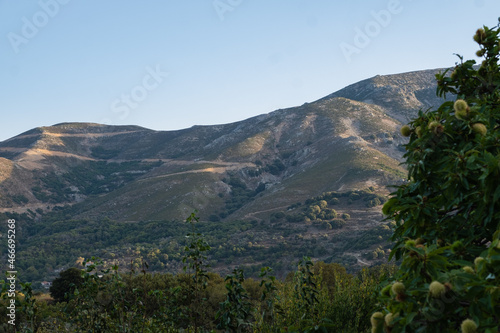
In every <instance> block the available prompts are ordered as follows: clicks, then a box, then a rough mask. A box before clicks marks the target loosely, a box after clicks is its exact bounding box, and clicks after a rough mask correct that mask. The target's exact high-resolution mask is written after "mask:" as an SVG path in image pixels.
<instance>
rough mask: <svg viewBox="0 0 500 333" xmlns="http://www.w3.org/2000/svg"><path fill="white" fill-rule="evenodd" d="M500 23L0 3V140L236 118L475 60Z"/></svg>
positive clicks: (370, 5)
mask: <svg viewBox="0 0 500 333" xmlns="http://www.w3.org/2000/svg"><path fill="white" fill-rule="evenodd" d="M498 16H500V2H499V1H498V0H439V1H435V0H434V1H432V0H399V1H398V0H383V1H379V0H373V1H368V0H363V1H361V0H350V1H332V0H191V1H186V0H147V1H145V0H142V1H139V0H40V1H28V0H23V1H21V0H0V110H1V111H0V112H1V113H0V115H1V120H0V141H1V140H5V139H7V138H9V137H12V136H14V135H17V134H19V133H21V132H24V131H26V130H29V129H31V128H34V127H37V126H47V125H53V124H56V123H59V122H72V121H78V122H97V123H107V124H116V125H118V124H134V125H140V126H144V127H148V128H151V129H156V130H172V129H181V128H186V127H191V126H193V125H203V124H218V123H228V122H233V121H238V120H243V119H246V118H249V117H251V116H254V115H258V114H262V113H268V112H271V111H273V110H276V109H279V108H286V107H291V106H297V105H301V104H303V103H305V102H312V101H314V100H316V99H319V98H321V97H323V96H325V95H328V94H330V93H332V92H334V91H336V90H339V89H341V88H343V87H345V86H347V85H349V84H351V83H354V82H357V81H360V80H362V79H365V78H369V77H372V76H374V75H377V74H382V75H383V74H393V73H401V72H407V71H414V70H420V69H430V68H438V67H445V66H452V65H453V64H454V63H455V62H456V61H457V58H456V56H454V55H453V53H459V54H462V55H464V56H465V58H466V59H470V58H475V59H478V58H476V57H475V55H474V53H475V51H476V50H477V45H476V44H475V43H474V42H473V41H472V35H473V34H474V32H475V30H476V29H477V28H479V27H481V26H482V25H483V24H484V25H488V26H494V25H496V24H497V19H498ZM360 31H361V33H360ZM478 60H479V59H478Z"/></svg>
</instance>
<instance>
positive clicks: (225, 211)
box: [0, 70, 441, 255]
mask: <svg viewBox="0 0 500 333" xmlns="http://www.w3.org/2000/svg"><path fill="white" fill-rule="evenodd" d="M437 72H438V70H427V71H419V72H412V73H404V74H397V75H387V76H376V77H373V78H370V79H367V80H364V81H361V82H358V83H356V84H353V85H351V86H348V87H346V88H344V89H342V90H340V91H337V92H335V93H333V94H331V95H329V96H326V97H324V98H322V99H320V100H318V101H315V102H312V103H305V104H304V105H302V106H299V107H294V108H289V109H282V110H277V111H274V112H271V113H269V114H264V115H260V116H257V117H253V118H250V119H247V120H244V121H240V122H236V123H231V124H225V125H215V126H193V127H191V128H188V129H184V130H178V131H153V130H150V129H146V128H142V127H138V126H107V125H100V124H90V123H63V124H57V125H54V126H50V127H39V128H36V129H33V130H31V131H28V132H25V133H22V134H20V135H18V136H16V137H13V138H11V139H9V140H6V141H3V142H0V207H1V208H0V209H1V212H18V213H22V212H29V216H31V218H33V219H34V220H36V221H42V222H43V221H44V216H45V215H46V214H47V213H48V212H50V211H53V210H54V209H56V210H57V209H59V208H57V207H63V206H67V207H68V206H71V214H70V215H71V218H73V219H82V220H85V221H99V220H102V219H105V218H107V219H110V220H113V221H117V222H139V221H161V220H177V221H180V220H182V219H184V218H185V217H186V216H188V215H189V214H190V212H192V211H193V210H195V209H196V210H198V211H199V212H200V216H201V218H202V220H206V221H208V220H210V221H212V222H214V223H215V222H219V223H223V222H224V221H256V222H261V223H267V225H269V226H270V227H272V226H273V224H272V223H271V222H272V220H273V219H274V222H276V221H278V222H279V218H275V215H276V214H277V213H279V212H285V213H288V212H291V213H290V214H292V215H293V214H294V213H293V208H290V207H291V206H293V205H296V204H302V203H304V202H306V200H308V199H311V198H315V197H318V196H320V195H322V194H324V193H325V192H332V191H335V192H336V193H348V192H349V191H351V192H349V193H350V194H352V191H354V190H365V189H370V190H369V191H370V192H373V193H375V194H377V195H384V194H387V193H388V189H387V185H390V184H397V183H400V182H401V181H403V179H404V177H405V170H404V168H403V167H402V166H401V165H400V162H401V159H402V155H403V153H404V148H403V147H402V145H403V144H404V142H405V141H404V138H402V137H401V135H400V134H399V131H398V130H399V128H400V126H401V124H402V123H404V122H406V120H407V119H409V118H410V117H411V116H413V115H414V114H415V113H416V111H417V110H418V109H426V108H428V107H431V106H437V105H439V104H440V103H441V101H440V100H439V99H437V98H436V97H435V90H436V84H435V81H434V75H435V74H436V73H437ZM332 198H333V197H332ZM332 198H330V199H332ZM313 201H314V200H313ZM340 203H341V204H342V205H345V206H340V207H337V210H339V211H340V212H342V211H345V212H347V211H350V213H351V214H349V215H353V216H355V218H354V219H353V220H355V221H356V223H354V222H352V223H351V226H350V228H352V229H353V230H358V231H360V230H361V231H362V230H370V228H373V227H376V226H377V225H378V224H379V221H380V220H381V218H382V216H381V215H380V213H379V210H380V207H378V208H377V207H375V208H368V207H366V205H358V206H356V205H354V206H351V207H350V208H349V207H347V205H350V204H352V200H351V201H350V202H348V201H343V200H340ZM329 207H330V208H332V207H331V206H330V205H329ZM353 207H354V208H353ZM306 208H307V207H306ZM306 208H303V212H302V213H301V214H302V215H305V214H306V213H307V212H306ZM330 208H326V209H330ZM351 208H352V209H351ZM356 211H357V212H356ZM278 215H279V214H278ZM290 219H292V218H290ZM309 220H311V219H309ZM332 220H333V219H332ZM310 223H312V222H310ZM346 228H348V227H346ZM346 230H347V229H346ZM311 232H312V234H314V231H311ZM305 233H306V234H307V230H306V232H305ZM335 235H337V236H338V232H337V233H336V232H335V231H329V232H328V233H327V237H326V238H327V239H329V240H331V239H332V237H334V236H335ZM307 237H311V236H306V238H307ZM312 237H313V238H314V237H315V236H312ZM267 241H269V240H267ZM354 255H359V253H357V254H356V253H354Z"/></svg>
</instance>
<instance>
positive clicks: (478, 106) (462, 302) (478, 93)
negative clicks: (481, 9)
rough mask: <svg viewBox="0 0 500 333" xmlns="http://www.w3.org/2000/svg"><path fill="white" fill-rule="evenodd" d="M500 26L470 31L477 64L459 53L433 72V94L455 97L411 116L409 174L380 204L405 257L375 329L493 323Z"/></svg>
mask: <svg viewBox="0 0 500 333" xmlns="http://www.w3.org/2000/svg"><path fill="white" fill-rule="evenodd" d="M499 33H500V28H499V26H497V27H496V28H494V29H489V28H487V27H484V28H483V29H479V30H478V31H477V32H476V34H475V36H474V40H475V41H476V42H477V43H478V44H479V47H480V50H479V51H478V55H479V56H484V61H483V62H482V64H481V66H480V67H479V68H478V67H475V66H474V64H475V61H473V60H469V61H466V62H463V59H462V57H459V58H460V63H459V64H457V65H456V67H455V68H454V71H453V72H452V73H451V75H450V76H447V72H446V71H445V72H444V73H440V74H438V75H436V78H437V81H438V88H437V93H438V95H440V96H444V95H445V94H447V93H449V94H453V95H454V99H455V101H454V102H453V101H448V102H444V103H443V104H442V105H441V106H440V107H439V108H438V109H437V110H434V111H427V112H419V114H418V117H417V118H416V119H414V120H413V121H411V122H410V124H409V127H410V130H411V133H410V141H409V143H408V144H407V145H406V154H405V158H406V162H405V163H406V165H407V167H408V182H407V183H406V184H404V185H401V186H399V187H398V188H397V190H396V192H394V193H393V194H392V197H391V198H390V199H389V201H388V202H387V203H386V204H385V205H384V207H383V212H384V214H386V215H387V216H388V219H392V220H394V222H395V223H396V228H395V230H394V234H393V236H392V240H393V241H394V242H396V244H395V245H394V247H393V250H392V252H391V257H395V258H396V259H398V260H402V263H401V267H400V269H399V271H398V272H397V273H396V275H395V277H394V279H391V280H388V281H387V282H386V283H385V284H386V287H385V288H384V289H383V290H382V293H381V295H380V297H379V301H380V302H381V304H382V306H381V308H380V311H381V312H379V313H377V315H374V317H372V318H375V317H377V316H380V315H382V316H385V322H384V321H377V320H375V319H374V321H373V331H377V332H382V331H383V330H385V331H388V332H389V331H390V332H410V331H411V332H418V331H422V332H423V331H425V332H456V331H457V329H458V327H460V326H462V332H476V331H477V332H498V330H499V327H500V322H499V317H498V314H499V313H500V292H499V289H498V286H499V285H500V245H499V244H500V241H499V236H500V231H499V222H500V200H499V199H500V144H499V142H500V131H499V130H498V129H499V124H500V121H499V119H500V105H499V97H500V87H499V82H500V71H499V66H498V59H499V56H500V54H499V51H500V47H499V42H500V39H499ZM395 280H397V282H395ZM391 285H392V286H396V285H397V286H398V287H397V288H394V287H392V291H391V290H390V289H391Z"/></svg>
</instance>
